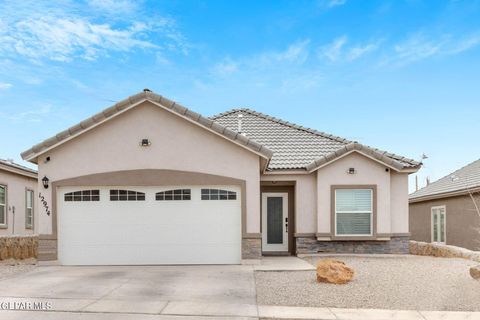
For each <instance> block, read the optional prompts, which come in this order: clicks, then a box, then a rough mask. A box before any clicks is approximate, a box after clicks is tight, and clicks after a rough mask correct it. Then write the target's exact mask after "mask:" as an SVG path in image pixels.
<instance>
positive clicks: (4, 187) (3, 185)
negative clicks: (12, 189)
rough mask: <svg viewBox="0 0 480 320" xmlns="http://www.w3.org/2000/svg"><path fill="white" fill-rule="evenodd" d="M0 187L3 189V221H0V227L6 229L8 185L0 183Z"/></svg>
mask: <svg viewBox="0 0 480 320" xmlns="http://www.w3.org/2000/svg"><path fill="white" fill-rule="evenodd" d="M0 187H2V188H3V189H4V190H5V203H3V204H1V205H2V206H3V207H4V210H3V212H4V214H5V223H0V229H8V185H7V184H6V183H0Z"/></svg>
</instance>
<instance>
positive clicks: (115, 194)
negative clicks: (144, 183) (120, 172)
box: [110, 189, 145, 201]
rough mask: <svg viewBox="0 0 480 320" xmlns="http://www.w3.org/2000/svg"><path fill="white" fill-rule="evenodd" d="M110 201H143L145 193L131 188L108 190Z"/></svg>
mask: <svg viewBox="0 0 480 320" xmlns="http://www.w3.org/2000/svg"><path fill="white" fill-rule="evenodd" d="M110 201H145V193H143V192H138V191H132V190H117V189H113V190H110Z"/></svg>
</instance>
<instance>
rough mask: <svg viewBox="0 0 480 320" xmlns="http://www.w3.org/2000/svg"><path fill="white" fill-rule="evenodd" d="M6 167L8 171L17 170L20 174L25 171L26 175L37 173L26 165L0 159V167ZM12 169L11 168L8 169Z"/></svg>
mask: <svg viewBox="0 0 480 320" xmlns="http://www.w3.org/2000/svg"><path fill="white" fill-rule="evenodd" d="M2 168H3V169H7V170H8V171H13V172H17V173H20V174H23V173H25V174H26V175H28V176H32V175H35V176H36V175H37V171H36V170H33V169H30V168H28V167H25V166H22V165H20V164H18V163H15V162H13V161H11V160H5V159H0V169H2ZM10 169H12V170H10Z"/></svg>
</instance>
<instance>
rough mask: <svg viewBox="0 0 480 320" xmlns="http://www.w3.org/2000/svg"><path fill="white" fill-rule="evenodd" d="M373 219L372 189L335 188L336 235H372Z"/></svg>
mask: <svg viewBox="0 0 480 320" xmlns="http://www.w3.org/2000/svg"><path fill="white" fill-rule="evenodd" d="M372 221H373V190H372V189H335V234H336V235H338V236H370V235H372V229H373V228H372Z"/></svg>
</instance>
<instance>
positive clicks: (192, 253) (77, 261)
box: [64, 244, 238, 265]
mask: <svg viewBox="0 0 480 320" xmlns="http://www.w3.org/2000/svg"><path fill="white" fill-rule="evenodd" d="M106 250H108V252H109V255H108V256H107V255H105V251H106ZM236 250H237V246H236V245H222V246H210V247H209V246H203V245H191V244H189V245H176V246H174V247H170V250H161V251H159V250H158V248H157V247H156V246H155V245H145V246H143V247H142V248H139V247H138V246H135V245H131V244H122V245H116V246H96V247H87V246H79V247H72V250H71V251H70V252H69V253H67V254H66V255H65V256H64V259H65V260H67V261H69V264H71V265H135V264H139V263H138V261H142V263H141V264H142V265H149V264H152V265H153V264H159V261H161V263H160V264H173V265H175V264H192V261H195V263H194V264H225V263H238V262H233V261H237V258H238V257H237V254H236ZM127 253H128V254H127ZM225 261H232V262H225Z"/></svg>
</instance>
